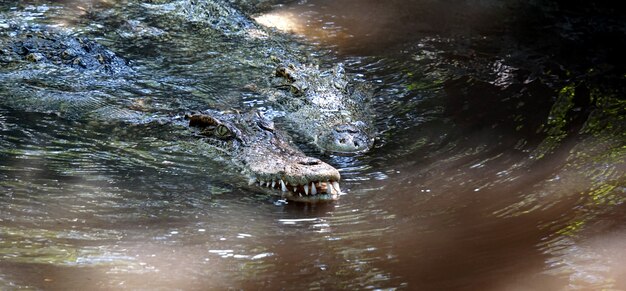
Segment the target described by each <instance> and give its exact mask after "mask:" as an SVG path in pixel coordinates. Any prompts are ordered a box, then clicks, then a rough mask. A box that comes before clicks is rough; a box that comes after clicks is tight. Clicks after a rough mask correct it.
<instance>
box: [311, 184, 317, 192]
mask: <svg viewBox="0 0 626 291" xmlns="http://www.w3.org/2000/svg"><path fill="white" fill-rule="evenodd" d="M316 194H317V189H315V182H312V183H311V195H316Z"/></svg>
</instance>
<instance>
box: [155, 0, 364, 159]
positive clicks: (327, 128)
mask: <svg viewBox="0 0 626 291" xmlns="http://www.w3.org/2000/svg"><path fill="white" fill-rule="evenodd" d="M146 7H148V8H149V9H150V10H151V11H158V12H157V13H159V14H163V15H170V16H171V15H174V16H175V17H178V19H182V21H183V22H188V23H192V24H194V25H197V26H198V27H199V28H198V29H208V30H209V31H212V32H213V33H214V34H218V35H220V34H221V36H222V37H225V38H227V39H229V40H231V41H232V42H234V43H237V44H238V46H236V47H233V48H232V49H233V51H231V52H228V53H227V54H229V55H232V56H239V57H240V58H242V59H246V60H250V62H251V63H252V64H253V66H254V67H263V68H266V70H265V72H267V75H268V76H270V79H271V80H270V82H268V83H266V84H256V86H253V88H254V89H255V90H256V91H258V92H260V93H261V94H262V95H264V96H266V97H267V100H268V101H269V102H270V103H269V104H270V105H272V106H273V107H275V108H277V109H279V110H281V111H283V112H284V113H285V114H284V115H285V117H286V119H287V121H289V123H290V124H291V127H292V128H293V129H294V130H295V131H297V133H298V134H299V135H302V136H305V137H306V139H307V141H308V142H310V143H312V144H314V145H315V146H316V147H318V148H319V149H320V150H321V151H328V152H338V153H359V152H365V151H367V150H369V149H370V148H371V147H372V144H373V141H374V135H375V130H374V126H373V124H372V120H373V114H372V111H371V110H370V106H369V104H368V103H369V102H368V101H369V99H370V98H369V94H370V90H368V88H367V86H365V85H363V84H359V83H357V82H355V81H354V80H351V79H350V78H349V77H348V76H347V74H346V73H345V70H344V68H343V65H341V64H337V65H335V66H334V67H333V68H332V69H329V70H322V69H320V68H319V67H318V66H314V65H311V62H310V61H306V60H304V58H305V56H304V55H303V53H302V51H301V50H300V49H299V48H298V44H297V42H296V41H295V40H294V39H292V38H290V37H289V36H286V35H283V34H279V33H276V32H274V31H271V30H268V29H265V28H263V27H262V26H260V25H258V24H257V23H256V22H254V21H253V20H252V19H250V18H249V17H248V16H247V15H245V14H243V13H242V12H240V11H239V10H237V9H235V8H233V7H232V6H231V4H230V3H229V2H228V1H223V0H178V1H172V2H169V3H168V4H161V5H154V4H146ZM214 34H209V35H214ZM210 37H214V36H210ZM233 39H236V41H233ZM216 40H219V38H218V39H216ZM239 47H241V49H240V48H239ZM224 58H228V57H224ZM276 62H278V66H277V65H276ZM244 74H245V73H244ZM256 78H257V79H258V76H256ZM266 80H267V79H266ZM251 81H253V80H251Z"/></svg>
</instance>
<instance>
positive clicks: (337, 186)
mask: <svg viewBox="0 0 626 291" xmlns="http://www.w3.org/2000/svg"><path fill="white" fill-rule="evenodd" d="M333 188H335V190H337V194H341V188H339V182H337V181H334V182H333Z"/></svg>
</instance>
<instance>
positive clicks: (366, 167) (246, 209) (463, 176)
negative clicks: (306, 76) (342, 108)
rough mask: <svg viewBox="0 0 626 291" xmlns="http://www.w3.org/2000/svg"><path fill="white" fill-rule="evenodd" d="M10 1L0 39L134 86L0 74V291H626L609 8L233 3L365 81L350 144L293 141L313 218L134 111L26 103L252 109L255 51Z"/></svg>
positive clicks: (619, 113)
mask: <svg viewBox="0 0 626 291" xmlns="http://www.w3.org/2000/svg"><path fill="white" fill-rule="evenodd" d="M235 2H236V3H238V4H239V5H241V6H242V7H247V8H249V7H252V6H250V5H248V4H250V3H256V2H251V1H243V0H242V1H235ZM261 2H264V3H265V2H268V3H275V2H276V3H278V2H277V1H261ZM264 5H265V4H264ZM14 6H15V7H16V8H15V9H11V8H10V7H12V4H4V3H3V4H0V7H1V8H2V13H3V14H2V15H3V17H0V30H2V29H4V27H5V25H4V23H5V22H6V21H7V20H6V15H18V16H19V17H22V18H24V19H29V20H28V21H30V22H32V23H55V24H56V25H57V26H66V27H74V26H75V27H76V28H75V29H76V31H79V32H82V33H84V34H86V35H88V36H92V37H95V38H97V39H99V40H100V41H101V42H102V43H103V44H106V45H107V46H109V47H111V48H112V49H113V50H114V51H116V53H118V54H120V55H122V56H124V57H126V58H129V59H131V60H132V61H131V64H132V65H133V66H134V68H136V70H137V75H134V76H133V77H132V78H131V79H132V81H134V82H135V83H132V84H129V83H131V82H128V80H126V79H124V80H120V82H119V83H116V85H115V86H112V87H108V88H107V87H106V86H102V85H101V83H99V81H101V79H100V78H101V76H99V75H98V74H93V75H90V76H89V77H85V76H74V78H73V79H72V80H73V81H74V83H80V86H74V87H72V86H70V85H71V82H69V81H67V80H57V79H46V77H45V76H46V74H49V75H47V76H53V77H52V78H54V76H59V74H60V73H59V72H47V71H45V70H43V71H41V75H36V76H35V77H33V78H32V79H28V78H26V80H27V81H32V80H36V81H37V83H33V82H30V83H27V84H22V85H16V83H18V82H17V81H18V80H23V79H22V78H25V76H26V75H20V74H19V72H15V71H10V70H7V69H6V68H3V69H2V70H1V71H0V72H1V73H2V78H3V79H2V80H3V81H2V82H3V83H2V87H0V100H1V101H2V103H1V104H0V274H1V275H0V289H9V290H11V289H20V288H35V289H37V288H39V289H46V290H81V289H87V288H88V289H91V290H111V289H127V290H137V289H164V290H170V289H183V290H205V289H228V288H234V289H239V288H242V289H281V288H283V289H304V288H307V289H322V288H323V289H367V288H371V289H384V288H406V289H424V290H442V289H446V290H449V289H461V290H476V289H481V290H503V289H524V290H526V289H529V290H556V289H584V290H587V289H592V290H600V289H616V290H621V289H626V281H624V280H625V279H624V278H626V265H625V264H624V262H626V252H625V251H624V250H625V249H626V245H625V244H624V242H625V241H626V240H625V239H626V228H625V227H624V225H625V222H626V215H625V214H626V209H625V208H624V207H625V204H624V200H625V199H626V188H625V185H626V175H625V174H624V173H626V136H625V132H626V128H625V125H626V122H625V118H626V114H625V113H626V112H624V111H625V110H626V109H625V108H626V101H625V100H624V96H626V95H625V94H624V93H625V92H624V88H623V86H622V85H621V84H623V83H624V79H625V76H626V72H624V68H626V65H624V63H623V60H622V58H620V54H621V53H622V52H623V51H624V48H626V43H625V42H626V40H625V38H624V33H625V32H626V27H624V23H626V21H624V17H623V15H625V14H623V13H620V12H619V11H617V10H616V9H614V8H612V7H607V6H605V5H602V3H596V4H594V5H591V6H587V5H586V4H583V3H581V2H580V3H579V2H578V1H574V2H567V3H565V2H559V1H554V2H548V1H545V2H541V1H539V2H532V3H522V2H517V1H505V2H498V3H494V2H491V1H408V2H407V1H385V2H381V1H362V0H361V1H352V0H343V1H326V0H312V1H299V2H294V1H287V3H285V4H284V5H276V6H274V8H273V9H272V10H270V11H266V10H261V11H258V10H255V11H254V12H255V14H254V15H253V16H254V18H255V19H256V20H257V21H258V22H260V23H262V24H265V25H269V26H272V27H274V28H276V29H278V30H284V31H288V32H291V33H294V34H296V35H299V37H298V39H300V40H301V41H303V42H305V43H309V44H310V43H313V44H314V45H313V46H309V45H302V46H301V47H300V48H301V49H303V50H305V52H306V53H308V54H312V55H317V56H319V57H320V58H321V60H322V62H325V63H334V62H338V61H341V62H344V63H345V64H346V69H347V70H348V71H349V72H350V73H352V74H353V76H354V78H356V79H361V80H366V81H367V82H369V83H371V84H372V85H373V87H374V91H375V107H376V125H377V129H378V131H379V135H378V139H377V141H376V144H375V148H374V149H373V150H372V151H370V152H368V153H365V154H361V155H358V156H351V157H346V156H334V155H329V154H321V153H318V152H316V151H315V150H314V149H313V148H311V147H309V146H307V145H302V148H303V149H304V151H305V152H306V153H307V154H309V155H315V156H318V157H320V158H322V159H323V160H325V161H328V162H329V163H331V164H332V165H334V166H336V167H337V168H338V169H339V170H340V172H341V175H342V181H343V183H342V187H343V188H345V189H344V191H345V192H346V193H347V194H346V195H343V196H341V198H340V199H339V201H337V202H336V203H332V204H315V205H311V204H300V203H289V204H281V203H273V202H276V201H275V199H271V198H268V197H267V196H265V195H263V194H261V193H260V191H258V189H254V188H253V187H251V186H247V185H246V181H244V180H243V179H242V177H240V175H239V174H238V173H237V170H236V169H230V168H228V167H227V166H226V167H225V163H223V162H222V161H220V160H219V159H217V160H216V159H215V157H214V156H212V155H210V154H208V153H206V149H205V148H204V147H203V146H202V145H199V144H198V143H197V142H194V141H193V140H189V139H185V138H184V135H181V134H180V133H179V132H177V130H176V129H168V130H164V129H163V128H162V127H159V126H158V123H156V125H155V123H152V122H150V121H152V119H150V120H148V121H146V122H141V121H140V120H139V119H137V120H135V119H133V120H134V121H135V122H134V123H132V122H131V124H132V125H129V124H128V123H106V122H99V121H98V120H90V117H92V116H91V115H89V116H87V118H82V119H81V118H68V116H64V115H63V114H61V116H59V115H58V114H49V113H46V112H49V111H51V110H48V109H49V108H48V107H46V106H49V105H50V104H44V105H46V106H43V105H42V104H40V103H37V102H36V100H39V99H41V98H46V99H44V100H52V101H55V100H56V101H58V100H64V102H65V101H67V100H69V102H68V103H67V104H69V105H67V107H60V108H61V109H63V108H70V109H69V110H68V111H71V108H73V107H72V106H83V105H82V103H80V104H78V103H75V102H73V101H77V100H85V99H80V98H79V97H80V96H88V97H90V98H91V99H86V102H91V101H93V102H92V103H89V104H90V105H89V106H94V107H96V108H97V107H98V106H104V105H111V104H114V105H119V104H123V105H128V104H130V105H132V106H139V107H142V106H145V109H146V112H157V113H156V114H155V116H156V117H155V119H158V118H159V117H163V116H167V115H168V114H172V113H178V112H180V111H184V110H196V109H198V107H218V108H228V107H236V108H239V109H246V108H248V107H258V108H261V109H263V110H265V109H267V108H265V106H266V105H265V104H264V102H263V96H257V95H254V94H250V92H248V91H246V90H244V89H243V88H244V87H245V86H246V85H248V84H250V82H251V80H253V81H254V80H258V78H261V77H259V76H263V74H265V73H266V72H265V69H266V66H265V64H264V63H263V62H259V63H258V64H257V63H255V62H254V59H255V58H260V56H259V55H255V53H254V52H253V51H254V50H253V49H252V48H253V46H254V45H260V44H259V43H258V42H252V43H251V44H249V43H243V44H241V43H237V41H234V40H233V39H235V38H228V37H224V38H219V41H216V38H213V36H211V32H210V31H209V32H207V31H204V30H202V29H201V28H199V27H198V26H197V25H196V26H186V25H184V24H180V23H179V22H177V21H175V20H172V19H170V18H165V19H161V18H160V16H155V15H154V13H147V14H145V15H144V13H145V11H144V10H146V9H140V8H141V7H145V6H137V5H136V3H134V2H132V1H129V2H123V3H113V2H109V1H93V2H88V1H87V2H83V1H67V2H45V1H32V2H25V3H21V4H19V5H14ZM138 7H139V8H138ZM263 7H267V5H265V6H263ZM68 9H69V11H75V12H76V13H73V14H68V13H65V12H66V11H67V10H68ZM148 10H149V9H148ZM78 11H82V12H80V13H79V12H78ZM118 14H119V15H131V16H132V17H133V19H132V20H137V21H138V22H132V21H122V20H123V18H122V20H120V17H119V15H118ZM61 24H63V25H61ZM108 28H111V29H108ZM112 31H113V32H112ZM131 32H132V33H131ZM136 35H141V36H142V37H139V38H135V37H136ZM246 45H247V46H250V47H245V46H246ZM242 47H243V48H242ZM309 50H310V51H309ZM0 52H1V51H0ZM227 52H231V54H229V53H227ZM246 53H250V54H252V55H246ZM256 54H258V53H256ZM0 57H1V56H0ZM251 60H252V61H251ZM145 72H150V73H145ZM255 78H256V79H255ZM122 79H123V78H122ZM83 82H85V83H83ZM67 84H70V85H67ZM35 85H36V86H35ZM64 88H73V89H74V90H75V91H74V92H72V91H71V90H67V91H64V90H65V89H64ZM68 96H69V97H68ZM18 97H19V98H22V99H19V98H18ZM16 99H19V100H22V101H23V100H27V101H29V102H30V103H28V105H23V106H17V105H15V104H17V102H13V101H15V100H16ZM31 100H32V102H31ZM94 100H95V101H94ZM56 101H55V102H56ZM144 103H145V104H144ZM20 104H24V103H20ZM51 104H52V103H51ZM54 104H57V103H54ZM63 104H65V103H63ZM103 104H104V105H103ZM34 106H43V108H45V109H46V110H39V111H38V110H33V108H34ZM40 108H42V107H40ZM90 108H91V107H90ZM53 109H57V111H59V110H58V109H59V108H53ZM33 111H35V112H33ZM42 111H43V112H42ZM57 113H58V112H57Z"/></svg>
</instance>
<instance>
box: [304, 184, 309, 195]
mask: <svg viewBox="0 0 626 291" xmlns="http://www.w3.org/2000/svg"><path fill="white" fill-rule="evenodd" d="M304 194H306V195H309V184H304Z"/></svg>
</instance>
